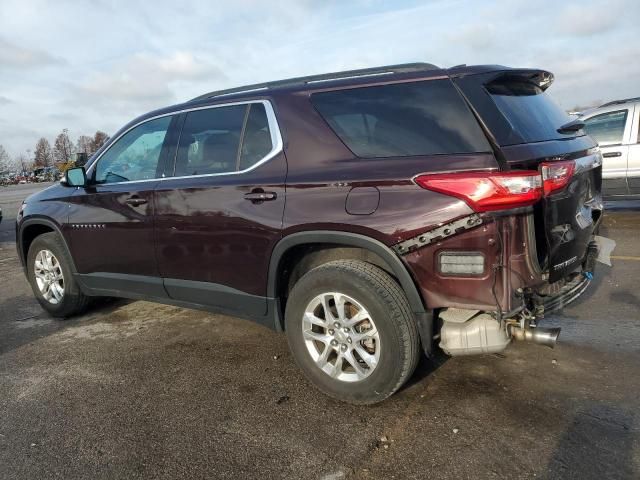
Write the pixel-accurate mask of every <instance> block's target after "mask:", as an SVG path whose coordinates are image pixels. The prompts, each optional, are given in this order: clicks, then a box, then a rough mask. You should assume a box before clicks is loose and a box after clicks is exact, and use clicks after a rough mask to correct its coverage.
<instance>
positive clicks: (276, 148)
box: [87, 100, 284, 186]
mask: <svg viewBox="0 0 640 480" xmlns="http://www.w3.org/2000/svg"><path fill="white" fill-rule="evenodd" d="M252 103H261V104H262V105H264V109H265V112H266V113H267V122H268V123H269V134H270V135H271V145H272V148H271V151H270V152H269V153H267V154H266V155H265V156H264V157H263V158H262V159H260V160H259V161H257V162H256V163H254V164H253V165H251V167H249V168H246V169H244V170H239V171H237V172H223V173H204V174H202V175H182V176H178V177H174V176H171V177H160V178H147V179H144V180H127V181H125V182H113V183H98V184H96V185H100V186H108V185H127V184H130V183H146V182H162V181H165V180H179V179H183V178H202V177H219V176H223V175H240V174H243V173H247V172H250V171H252V170H255V169H256V168H258V167H259V166H261V165H264V164H265V163H267V162H268V161H269V160H271V159H272V158H273V157H275V156H276V155H278V154H279V153H280V152H282V150H283V148H284V143H283V141H282V134H281V133H280V126H279V125H278V119H277V118H276V114H275V111H274V110H273V105H271V102H270V101H269V100H245V101H240V102H229V103H220V104H216V105H205V106H202V107H192V108H183V109H181V110H175V111H173V112H168V113H163V114H161V115H156V116H154V117H149V118H146V119H144V120H142V121H140V122H138V123H136V124H135V125H132V126H131V127H129V128H128V129H127V130H125V131H124V132H122V133H121V134H120V135H118V137H117V138H115V139H114V140H113V142H111V144H110V145H109V148H107V149H106V150H105V151H104V152H102V153H100V155H99V156H98V157H97V158H96V159H95V160H94V161H93V162H91V165H89V166H88V167H87V177H88V178H89V177H90V176H91V175H92V174H93V169H94V167H95V165H97V163H98V162H99V161H100V159H101V158H102V156H103V155H104V154H105V153H107V152H108V151H109V150H110V149H111V147H112V146H113V145H115V144H116V143H117V142H118V140H120V139H121V138H122V137H123V136H124V135H126V134H127V133H129V132H130V131H131V130H133V129H134V128H136V127H139V126H140V125H142V124H144V123H147V122H150V121H152V120H156V119H158V118H163V117H169V116H172V115H180V114H182V113H189V112H195V111H198V110H208V109H211V108H222V107H233V106H236V105H249V104H252ZM174 163H175V159H174Z"/></svg>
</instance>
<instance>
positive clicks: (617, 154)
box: [602, 152, 622, 158]
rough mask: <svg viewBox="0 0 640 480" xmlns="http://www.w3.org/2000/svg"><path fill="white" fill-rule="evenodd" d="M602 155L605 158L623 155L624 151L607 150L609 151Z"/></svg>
mask: <svg viewBox="0 0 640 480" xmlns="http://www.w3.org/2000/svg"><path fill="white" fill-rule="evenodd" d="M602 156H603V157H604V158H611V157H621V156H622V152H607V153H603V154H602Z"/></svg>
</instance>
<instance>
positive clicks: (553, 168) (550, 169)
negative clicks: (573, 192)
mask: <svg viewBox="0 0 640 480" xmlns="http://www.w3.org/2000/svg"><path fill="white" fill-rule="evenodd" d="M575 169H576V163H575V162H574V161H573V160H569V161H563V162H543V163H541V164H540V173H541V174H542V184H543V187H544V195H545V196H548V195H551V194H552V193H553V192H555V191H557V190H562V189H563V188H564V187H566V186H567V184H568V183H569V180H571V177H572V176H573V172H574V171H575Z"/></svg>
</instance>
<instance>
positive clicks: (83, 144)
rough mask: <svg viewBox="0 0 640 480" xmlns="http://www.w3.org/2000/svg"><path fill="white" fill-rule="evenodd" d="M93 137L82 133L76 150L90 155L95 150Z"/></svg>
mask: <svg viewBox="0 0 640 480" xmlns="http://www.w3.org/2000/svg"><path fill="white" fill-rule="evenodd" d="M92 148H93V138H91V137H89V136H88V135H80V136H79V137H78V141H77V142H76V152H77V153H84V154H86V155H87V157H89V156H90V155H91V154H92V153H93V151H92Z"/></svg>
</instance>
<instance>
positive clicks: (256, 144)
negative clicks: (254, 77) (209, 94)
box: [175, 103, 272, 176]
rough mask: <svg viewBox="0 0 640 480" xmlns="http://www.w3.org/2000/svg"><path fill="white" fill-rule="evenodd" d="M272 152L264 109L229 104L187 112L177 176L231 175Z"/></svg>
mask: <svg viewBox="0 0 640 480" xmlns="http://www.w3.org/2000/svg"><path fill="white" fill-rule="evenodd" d="M271 149H272V142H271V134H270V133H269V123H268V120H267V114H266V111H265V107H264V105H263V104H261V103H251V104H246V105H231V106H228V107H215V108H208V109H204V110H196V111H193V112H189V113H187V117H186V119H185V121H184V126H183V127H182V133H181V134H180V143H179V147H178V154H177V157H176V168H175V175H176V176H187V175H209V174H220V173H232V172H237V171H242V170H246V169H248V168H251V167H252V166H253V165H255V164H256V163H257V162H259V161H260V160H261V159H263V158H264V157H265V156H266V155H267V154H268V153H269V152H270V151H271Z"/></svg>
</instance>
